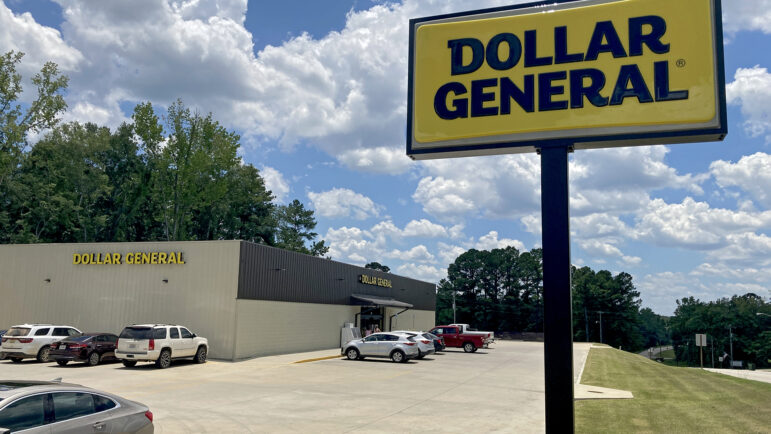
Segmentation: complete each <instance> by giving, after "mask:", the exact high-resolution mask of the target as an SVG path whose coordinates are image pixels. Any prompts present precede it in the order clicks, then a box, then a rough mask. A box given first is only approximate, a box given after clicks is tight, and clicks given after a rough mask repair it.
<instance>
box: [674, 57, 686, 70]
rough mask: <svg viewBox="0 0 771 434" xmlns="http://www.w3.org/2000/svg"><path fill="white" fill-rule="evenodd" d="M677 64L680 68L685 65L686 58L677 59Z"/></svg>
mask: <svg viewBox="0 0 771 434" xmlns="http://www.w3.org/2000/svg"><path fill="white" fill-rule="evenodd" d="M676 64H677V67H678V68H683V67H685V59H677V63H676Z"/></svg>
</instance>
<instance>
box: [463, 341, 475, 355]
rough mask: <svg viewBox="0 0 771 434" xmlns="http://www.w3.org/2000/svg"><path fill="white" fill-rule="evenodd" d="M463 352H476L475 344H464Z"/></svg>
mask: <svg viewBox="0 0 771 434" xmlns="http://www.w3.org/2000/svg"><path fill="white" fill-rule="evenodd" d="M463 351H465V352H467V353H470V352H472V351H474V344H472V343H471V342H466V343H465V344H463Z"/></svg>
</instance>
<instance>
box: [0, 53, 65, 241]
mask: <svg viewBox="0 0 771 434" xmlns="http://www.w3.org/2000/svg"><path fill="white" fill-rule="evenodd" d="M23 56H24V53H21V52H14V51H10V52H7V53H5V54H3V55H2V56H0V242H6V243H7V242H10V241H11V239H12V238H18V236H19V234H18V231H19V227H18V224H19V223H18V221H17V220H18V218H19V213H20V212H21V210H20V209H19V207H20V206H21V202H22V199H23V195H24V193H23V186H22V185H21V184H20V182H21V181H20V179H19V177H20V176H21V172H20V171H21V165H22V163H23V161H24V157H25V149H26V147H27V135H28V134H29V133H38V132H41V131H43V130H45V129H48V128H53V127H54V126H56V124H57V123H58V121H59V118H58V117H59V115H60V114H61V113H62V112H63V111H64V110H65V109H66V107H67V104H66V103H65V102H64V98H63V96H62V93H63V91H64V89H66V87H67V82H68V79H67V77H66V76H64V75H62V74H61V73H60V71H59V68H58V66H57V65H56V64H55V63H53V62H48V63H46V64H45V65H43V68H42V69H41V70H40V72H39V73H38V74H35V75H34V76H33V77H32V84H33V85H34V86H35V87H36V88H37V94H36V96H35V99H34V100H33V101H32V102H31V103H30V104H29V105H25V104H21V103H20V102H19V101H18V99H19V97H20V96H21V94H22V90H23V89H22V85H21V78H22V77H21V74H19V73H18V72H17V70H16V67H17V65H18V64H19V63H20V62H21V59H22V57H23Z"/></svg>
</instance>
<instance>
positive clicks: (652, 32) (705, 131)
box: [407, 0, 727, 159]
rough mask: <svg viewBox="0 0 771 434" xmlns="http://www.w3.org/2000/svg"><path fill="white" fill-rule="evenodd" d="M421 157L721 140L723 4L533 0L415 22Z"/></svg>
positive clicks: (415, 115) (416, 126)
mask: <svg viewBox="0 0 771 434" xmlns="http://www.w3.org/2000/svg"><path fill="white" fill-rule="evenodd" d="M409 68H410V72H409V96H408V120H407V125H408V128H407V130H408V137H407V154H408V155H409V156H410V157H412V158H414V159H430V158H446V157H458V156H468V155H487V154H502V153H515V152H530V151H534V150H535V146H536V145H539V144H547V143H566V142H569V143H571V144H574V145H575V148H577V149H587V148H601V147H615V146H631V145H649V144H659V143H684V142H703V141H712V140H722V139H723V138H724V137H725V135H726V133H727V127H726V109H725V76H724V70H723V35H722V27H721V9H720V1H719V0H581V1H575V0H573V1H557V2H550V3H531V4H526V5H517V6H511V7H503V8H496V9H486V10H480V11H472V12H464V13H460V14H452V15H443V16H437V17H429V18H419V19H413V20H411V21H410V59H409Z"/></svg>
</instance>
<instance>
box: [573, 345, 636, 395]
mask: <svg viewBox="0 0 771 434" xmlns="http://www.w3.org/2000/svg"><path fill="white" fill-rule="evenodd" d="M592 349H594V350H598V351H599V350H606V349H611V347H609V346H606V345H594V344H592V343H583V342H574V343H573V363H574V364H575V367H574V369H573V372H574V373H575V380H576V383H575V385H574V386H573V397H574V399H576V400H579V399H632V398H634V396H633V395H632V392H629V391H627V390H618V389H610V388H607V387H599V386H590V385H588V384H581V376H582V375H583V373H584V368H586V359H587V358H588V357H589V351H590V350H592Z"/></svg>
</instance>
